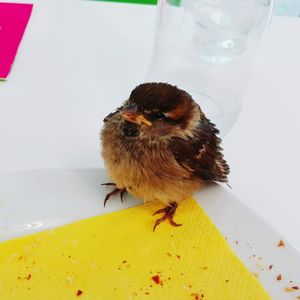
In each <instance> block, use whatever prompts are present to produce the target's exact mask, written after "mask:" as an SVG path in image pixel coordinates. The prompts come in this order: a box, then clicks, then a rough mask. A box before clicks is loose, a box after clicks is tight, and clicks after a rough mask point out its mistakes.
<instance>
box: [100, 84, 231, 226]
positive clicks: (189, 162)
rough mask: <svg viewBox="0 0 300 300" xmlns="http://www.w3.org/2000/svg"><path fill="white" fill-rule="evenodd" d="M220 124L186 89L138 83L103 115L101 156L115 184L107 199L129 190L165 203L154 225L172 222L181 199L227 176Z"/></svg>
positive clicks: (145, 198)
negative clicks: (215, 123) (115, 105)
mask: <svg viewBox="0 0 300 300" xmlns="http://www.w3.org/2000/svg"><path fill="white" fill-rule="evenodd" d="M218 134H219V131H218V129H217V128H216V126H215V125H214V124H213V123H212V122H210V120H209V119H208V118H206V116H205V114H204V113H203V111H202V110H201V108H200V106H199V105H198V104H197V103H196V102H195V101H194V100H193V99H192V97H191V96H190V95H189V94H188V93H187V92H185V91H184V90H181V89H179V88H178V87H176V86H173V85H171V84H168V83H155V82H152V83H143V84H140V85H138V86H137V87H136V88H135V89H134V90H133V91H132V92H131V94H130V96H129V99H128V100H126V101H125V102H124V103H123V104H122V105H121V106H120V107H119V108H117V109H116V110H115V111H114V112H112V113H110V114H109V115H108V116H107V117H106V118H105V119H104V126H103V129H102V131H101V133H100V138H101V142H102V156H103V159H104V163H105V167H106V169H107V171H108V174H109V177H110V178H111V179H112V181H113V183H104V185H111V186H114V189H113V191H112V192H110V193H108V194H107V195H106V197H105V200H104V205H105V204H106V202H107V200H108V199H109V198H110V197H111V196H112V195H114V194H117V193H119V192H120V196H121V200H123V195H124V193H125V192H128V193H130V194H132V195H133V196H134V197H136V198H138V199H142V200H144V202H151V201H159V202H161V203H162V204H164V205H165V207H164V208H162V209H159V210H158V211H156V212H155V213H154V215H157V214H163V215H162V217H161V218H159V219H157V220H156V222H155V224H154V227H153V231H154V230H155V229H156V227H157V226H158V225H159V224H160V223H162V222H163V221H165V220H169V222H170V224H171V225H173V226H180V225H182V224H178V223H176V222H175V221H174V214H175V212H176V209H177V207H178V204H179V203H180V202H181V201H183V200H184V199H186V198H188V197H189V196H190V195H192V194H193V193H194V192H195V191H197V190H199V189H200V188H202V187H203V186H204V185H206V184H207V183H210V182H224V183H227V182H228V174H229V171H230V170H229V166H228V164H227V163H226V161H225V160H224V159H223V154H222V150H223V149H222V148H221V146H220V144H221V139H220V138H219V137H218Z"/></svg>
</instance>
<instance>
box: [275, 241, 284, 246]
mask: <svg viewBox="0 0 300 300" xmlns="http://www.w3.org/2000/svg"><path fill="white" fill-rule="evenodd" d="M277 247H285V243H284V241H283V240H280V241H279V243H278V245H277Z"/></svg>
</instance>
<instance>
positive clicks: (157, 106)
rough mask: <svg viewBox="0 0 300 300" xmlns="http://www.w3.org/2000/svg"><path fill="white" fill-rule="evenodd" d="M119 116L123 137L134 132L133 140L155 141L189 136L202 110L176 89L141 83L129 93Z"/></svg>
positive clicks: (164, 85) (189, 97) (169, 86)
mask: <svg viewBox="0 0 300 300" xmlns="http://www.w3.org/2000/svg"><path fill="white" fill-rule="evenodd" d="M119 114H120V116H121V117H122V119H123V120H124V133H125V135H126V133H128V132H129V133H130V132H134V133H135V134H134V135H133V136H135V137H141V138H152V139H155V138H157V137H161V138H164V137H174V136H187V135H191V133H192V131H193V129H194V128H195V127H196V126H197V123H198V122H199V120H200V117H201V110H200V108H199V106H198V105H197V104H196V103H195V102H194V101H193V99H192V97H191V96H190V95H189V94H188V93H186V92H185V91H183V90H180V89H178V88H177V87H176V86H173V85H170V84H166V83H144V84H141V85H139V86H137V87H136V88H135V89H134V90H133V91H132V92H131V95H130V97H129V99H128V100H127V101H126V102H125V105H124V106H123V107H122V109H121V110H120V111H119ZM128 129H130V130H128Z"/></svg>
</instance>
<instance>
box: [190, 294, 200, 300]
mask: <svg viewBox="0 0 300 300" xmlns="http://www.w3.org/2000/svg"><path fill="white" fill-rule="evenodd" d="M191 296H192V297H194V299H195V300H200V295H199V294H197V293H191Z"/></svg>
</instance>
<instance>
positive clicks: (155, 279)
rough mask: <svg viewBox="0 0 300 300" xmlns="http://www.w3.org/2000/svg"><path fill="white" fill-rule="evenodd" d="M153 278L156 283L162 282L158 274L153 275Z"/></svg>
mask: <svg viewBox="0 0 300 300" xmlns="http://www.w3.org/2000/svg"><path fill="white" fill-rule="evenodd" d="M151 279H152V280H153V281H154V282H155V283H156V284H160V278H159V276H158V275H155V276H152V277H151Z"/></svg>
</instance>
